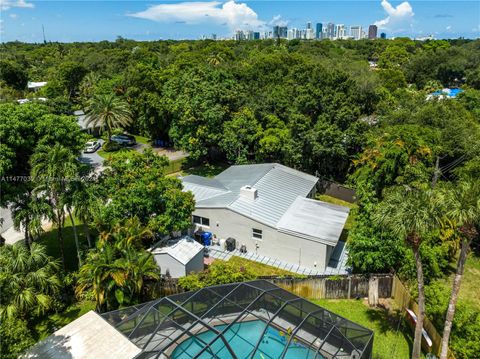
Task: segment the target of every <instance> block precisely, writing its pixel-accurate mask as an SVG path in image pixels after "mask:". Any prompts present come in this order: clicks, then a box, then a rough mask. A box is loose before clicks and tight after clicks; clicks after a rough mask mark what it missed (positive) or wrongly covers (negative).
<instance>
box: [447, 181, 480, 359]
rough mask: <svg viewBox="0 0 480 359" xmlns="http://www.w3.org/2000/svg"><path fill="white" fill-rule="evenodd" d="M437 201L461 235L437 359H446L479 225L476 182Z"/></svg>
mask: <svg viewBox="0 0 480 359" xmlns="http://www.w3.org/2000/svg"><path fill="white" fill-rule="evenodd" d="M443 194H444V196H442V197H440V199H441V200H443V202H444V203H445V205H446V208H448V209H447V217H448V218H449V219H451V220H453V221H454V222H455V223H456V225H457V226H458V229H459V232H460V235H461V247H460V255H459V256H458V261H457V269H456V272H455V277H454V279H453V284H452V293H451V295H450V300H449V303H448V309H447V313H446V316H445V325H444V328H443V336H442V349H441V352H440V359H447V357H448V342H449V339H450V333H451V331H452V324H453V318H454V316H455V309H456V305H457V300H458V293H459V291H460V285H461V282H462V277H463V272H464V269H465V261H466V260H467V254H468V251H469V249H470V245H471V244H472V241H473V240H474V239H476V238H478V237H479V233H478V226H479V224H480V180H478V179H470V180H466V181H460V182H458V183H455V184H453V185H451V186H448V187H446V188H445V189H444V191H443Z"/></svg>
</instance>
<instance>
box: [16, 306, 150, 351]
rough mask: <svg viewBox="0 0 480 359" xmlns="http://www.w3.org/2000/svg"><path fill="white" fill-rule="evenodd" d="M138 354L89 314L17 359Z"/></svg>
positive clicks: (103, 320) (108, 327) (106, 323)
mask: <svg viewBox="0 0 480 359" xmlns="http://www.w3.org/2000/svg"><path fill="white" fill-rule="evenodd" d="M140 352H141V350H140V349H139V348H138V347H137V346H136V345H135V344H133V343H132V342H131V341H130V340H128V339H127V338H126V337H125V336H124V335H122V334H121V333H120V332H119V331H117V330H116V329H115V328H113V327H112V326H111V325H110V324H109V323H108V322H107V321H105V319H103V318H102V317H101V316H99V315H98V314H97V313H95V312H94V311H90V312H88V313H86V314H85V315H83V316H81V317H80V318H78V319H76V320H74V321H73V322H71V323H70V324H68V325H66V326H65V327H63V328H62V329H60V330H57V331H56V332H55V333H53V334H52V335H50V336H49V337H48V338H46V339H45V340H42V341H41V342H39V343H37V344H35V345H34V346H33V347H32V348H31V349H30V350H29V351H28V352H27V353H26V354H24V355H23V356H21V358H25V359H26V358H29V359H30V358H32V359H33V358H39V359H65V358H69V359H91V358H116V359H132V358H134V357H135V356H137V355H138V354H139V353H140Z"/></svg>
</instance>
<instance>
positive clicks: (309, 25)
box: [307, 21, 312, 30]
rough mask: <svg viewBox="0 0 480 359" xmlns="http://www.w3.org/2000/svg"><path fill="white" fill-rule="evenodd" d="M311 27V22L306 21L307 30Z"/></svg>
mask: <svg viewBox="0 0 480 359" xmlns="http://www.w3.org/2000/svg"><path fill="white" fill-rule="evenodd" d="M311 28H312V22H311V21H309V22H307V30H310V29H311Z"/></svg>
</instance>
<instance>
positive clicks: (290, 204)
mask: <svg viewBox="0 0 480 359" xmlns="http://www.w3.org/2000/svg"><path fill="white" fill-rule="evenodd" d="M182 181H183V185H184V190H185V191H191V192H192V193H193V194H194V196H195V201H196V205H195V211H194V213H193V223H194V226H195V230H199V229H202V230H204V231H209V232H211V233H213V235H214V236H215V237H216V239H217V241H219V242H220V243H223V240H224V239H226V238H229V237H232V238H235V240H236V246H237V249H238V248H239V247H240V246H242V245H243V246H245V247H246V250H247V252H255V253H257V254H259V255H263V256H267V257H271V258H275V259H279V260H281V261H285V262H288V263H292V264H298V265H300V266H303V267H307V268H311V269H317V270H320V271H323V270H324V269H325V268H326V266H327V264H328V262H329V259H330V257H331V255H332V252H333V250H334V248H335V246H336V245H337V243H338V241H339V238H340V235H341V233H342V230H343V226H344V225H345V222H346V220H347V217H348V212H349V209H348V208H346V207H342V206H337V205H332V204H329V203H325V202H321V201H317V200H314V199H312V197H313V196H314V195H315V192H316V184H317V182H318V178H317V177H314V176H311V175H309V174H306V173H303V172H300V171H297V170H294V169H291V168H289V167H286V166H283V165H280V164H277V163H266V164H255V165H242V166H232V167H230V168H228V169H227V170H225V171H224V172H222V173H220V174H219V175H218V176H216V177H214V178H205V177H200V176H195V175H189V176H186V177H183V178H182Z"/></svg>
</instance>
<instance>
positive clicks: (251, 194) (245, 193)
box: [240, 186, 258, 201]
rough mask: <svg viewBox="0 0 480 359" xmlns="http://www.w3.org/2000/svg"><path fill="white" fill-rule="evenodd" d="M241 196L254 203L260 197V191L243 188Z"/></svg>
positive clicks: (248, 187) (249, 187) (250, 187)
mask: <svg viewBox="0 0 480 359" xmlns="http://www.w3.org/2000/svg"><path fill="white" fill-rule="evenodd" d="M240 196H241V197H243V198H246V199H248V200H251V201H254V200H256V199H257V197H258V191H257V189H256V188H253V187H252V186H243V187H242V188H240Z"/></svg>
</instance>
